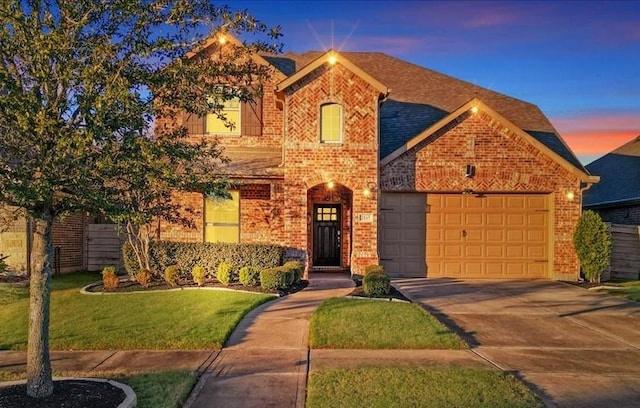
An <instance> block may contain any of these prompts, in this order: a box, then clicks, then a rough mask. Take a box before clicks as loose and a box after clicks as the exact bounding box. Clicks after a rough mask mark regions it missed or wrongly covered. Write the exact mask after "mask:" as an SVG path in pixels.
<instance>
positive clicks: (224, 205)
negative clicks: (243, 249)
mask: <svg viewBox="0 0 640 408" xmlns="http://www.w3.org/2000/svg"><path fill="white" fill-rule="evenodd" d="M229 193H231V200H226V199H223V198H211V197H206V198H205V200H204V241H205V242H229V243H238V242H240V192H239V191H237V190H236V191H230V192H229Z"/></svg>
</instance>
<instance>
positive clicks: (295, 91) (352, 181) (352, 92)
mask: <svg viewBox="0 0 640 408" xmlns="http://www.w3.org/2000/svg"><path fill="white" fill-rule="evenodd" d="M284 96H285V115H286V122H285V133H286V139H285V143H284V157H285V180H286V182H285V217H284V220H285V240H286V242H287V244H288V245H289V246H291V247H294V248H307V249H308V248H310V247H311V245H312V240H313V236H312V234H310V224H311V222H310V213H309V210H310V208H312V205H313V203H315V202H320V201H323V199H322V198H321V195H320V196H318V195H316V194H314V192H320V193H322V190H324V189H325V188H326V187H322V186H327V183H329V182H333V183H334V184H335V185H336V187H339V188H340V192H341V193H342V194H340V199H339V200H338V201H341V202H344V203H345V205H343V211H345V210H344V209H346V208H349V209H350V210H351V214H348V213H345V214H343V226H342V230H343V237H344V236H345V235H349V234H345V232H348V229H349V227H350V230H351V231H350V233H351V234H350V237H347V239H350V247H349V246H346V245H344V241H343V245H342V251H343V252H342V259H343V265H342V266H343V267H345V268H351V271H352V272H353V273H361V272H362V271H363V270H364V268H365V267H366V266H367V265H369V264H375V263H377V262H378V254H377V228H376V224H377V223H376V221H377V213H378V208H377V207H378V206H377V201H376V200H375V197H365V196H364V194H363V190H364V189H365V188H367V186H369V185H375V184H377V175H378V139H377V137H378V132H377V128H378V123H377V120H378V107H379V106H378V103H379V102H378V101H379V96H380V94H379V91H377V90H376V89H375V88H374V87H373V86H371V85H370V84H369V83H367V82H366V81H365V80H364V79H362V78H360V77H359V76H357V75H356V74H354V73H353V72H351V71H349V70H348V69H346V68H344V67H343V66H341V65H340V64H336V65H333V66H331V65H328V64H325V65H322V66H320V67H319V68H317V69H316V70H315V71H313V72H311V73H310V74H309V75H307V76H306V77H304V78H303V79H301V80H300V81H298V82H296V83H295V84H293V85H292V86H291V87H289V88H288V89H287V90H285V95H284ZM329 102H331V103H338V104H340V105H341V106H342V109H343V140H342V142H341V143H321V141H320V133H319V130H320V123H319V119H320V106H321V105H322V104H324V103H329ZM309 191H311V194H308V192H309ZM349 196H350V197H351V201H352V202H351V203H349V202H346V201H347V200H348V197H349ZM316 200H317V201H316ZM359 214H370V215H371V217H372V219H371V221H370V222H359V221H358V215H359ZM345 220H346V221H345ZM349 224H351V225H349Z"/></svg>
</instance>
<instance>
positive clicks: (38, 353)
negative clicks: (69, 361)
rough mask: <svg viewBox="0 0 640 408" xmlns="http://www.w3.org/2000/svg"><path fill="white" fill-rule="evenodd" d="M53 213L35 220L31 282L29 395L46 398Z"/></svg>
mask: <svg viewBox="0 0 640 408" xmlns="http://www.w3.org/2000/svg"><path fill="white" fill-rule="evenodd" d="M52 224H53V217H51V216H48V215H46V216H43V217H42V218H35V219H34V221H33V246H32V249H31V261H32V262H33V265H32V268H31V278H30V284H29V342H28V346H27V395H29V396H30V397H34V398H45V397H48V396H50V395H51V394H52V393H53V378H52V376H51V361H50V359H49V308H50V299H51V263H52V262H53V242H52V239H51V225H52Z"/></svg>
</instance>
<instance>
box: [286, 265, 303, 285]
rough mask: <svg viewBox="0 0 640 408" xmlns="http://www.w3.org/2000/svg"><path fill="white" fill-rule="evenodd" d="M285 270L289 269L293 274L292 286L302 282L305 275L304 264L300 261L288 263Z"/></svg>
mask: <svg viewBox="0 0 640 408" xmlns="http://www.w3.org/2000/svg"><path fill="white" fill-rule="evenodd" d="M282 267H283V268H286V269H289V270H291V271H292V272H293V282H291V284H292V285H293V284H294V283H298V282H300V280H301V279H302V275H303V274H304V264H303V263H302V262H300V261H288V262H287V263H285V264H284V265H282Z"/></svg>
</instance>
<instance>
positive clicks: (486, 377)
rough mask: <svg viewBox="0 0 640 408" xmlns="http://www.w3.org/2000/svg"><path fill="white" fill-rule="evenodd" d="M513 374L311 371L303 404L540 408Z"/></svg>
mask: <svg viewBox="0 0 640 408" xmlns="http://www.w3.org/2000/svg"><path fill="white" fill-rule="evenodd" d="M543 406H544V405H543V404H542V402H541V401H540V400H539V399H538V398H537V397H536V396H535V395H534V394H533V393H532V392H531V391H529V390H528V389H527V388H526V387H525V386H524V385H522V384H521V383H520V382H518V381H517V380H516V379H515V378H514V377H513V376H511V375H509V374H507V373H503V372H500V371H494V370H485V369H461V368H395V367H385V368H379V367H373V368H358V369H334V370H322V371H316V372H312V373H311V376H310V378H309V385H308V393H307V407H309V408H320V407H341V408H349V407H368V408H373V407H381V408H387V407H395V408H402V407H424V408H429V407H458V408H464V407H473V408H481V407H490V408H501V407H504V408H520V407H543Z"/></svg>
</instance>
